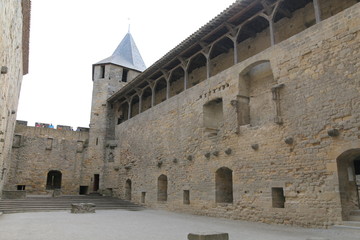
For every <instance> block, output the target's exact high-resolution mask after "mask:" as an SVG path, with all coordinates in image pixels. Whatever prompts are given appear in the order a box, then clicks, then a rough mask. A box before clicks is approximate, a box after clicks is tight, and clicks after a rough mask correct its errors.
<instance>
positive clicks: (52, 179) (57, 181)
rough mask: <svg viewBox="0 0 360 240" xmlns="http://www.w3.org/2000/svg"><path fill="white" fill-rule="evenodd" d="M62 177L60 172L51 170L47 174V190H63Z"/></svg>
mask: <svg viewBox="0 0 360 240" xmlns="http://www.w3.org/2000/svg"><path fill="white" fill-rule="evenodd" d="M61 177H62V174H61V172H60V171H57V170H51V171H49V172H48V174H47V180H46V189H48V190H53V189H60V188H61Z"/></svg>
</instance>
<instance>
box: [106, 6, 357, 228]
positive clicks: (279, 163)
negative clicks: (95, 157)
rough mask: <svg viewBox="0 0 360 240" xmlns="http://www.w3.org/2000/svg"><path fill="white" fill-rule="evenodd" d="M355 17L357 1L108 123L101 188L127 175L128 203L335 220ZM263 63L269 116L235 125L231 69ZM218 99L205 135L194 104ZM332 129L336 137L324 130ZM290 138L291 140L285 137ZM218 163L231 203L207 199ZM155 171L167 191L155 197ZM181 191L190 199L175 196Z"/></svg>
mask: <svg viewBox="0 0 360 240" xmlns="http://www.w3.org/2000/svg"><path fill="white" fill-rule="evenodd" d="M359 22H360V4H356V5H354V6H352V7H351V8H349V9H347V10H345V11H343V12H341V13H339V14H337V15H335V16H334V17H331V18H328V19H327V20H324V21H322V22H321V23H319V24H316V25H314V26H312V27H310V28H308V29H306V30H304V31H303V32H301V33H299V34H297V35H295V36H293V37H291V38H289V39H287V40H284V41H283V42H281V43H279V44H277V45H275V46H273V47H270V48H267V49H266V50H264V51H262V52H260V53H258V54H256V55H254V56H252V57H250V58H248V59H246V60H244V61H242V62H240V63H238V64H236V65H234V66H232V67H230V68H228V69H226V70H224V71H222V72H221V73H219V74H217V75H216V76H213V77H211V78H209V79H208V80H205V81H203V82H200V83H199V84H197V85H196V86H194V87H192V88H190V89H187V90H186V91H184V92H182V93H180V94H178V95H176V96H174V97H172V98H170V99H168V100H167V101H165V102H162V103H160V104H158V105H156V106H154V107H153V108H152V109H149V110H147V111H145V112H143V113H141V114H138V115H137V116H135V117H133V118H132V119H130V120H128V121H125V122H123V123H121V124H120V125H116V126H115V134H116V135H115V139H116V146H115V145H114V148H112V149H110V148H109V149H107V150H106V151H107V152H109V151H111V153H112V154H113V155H114V158H113V161H108V162H107V163H106V164H105V167H104V175H105V176H106V178H105V179H104V182H103V184H104V188H112V190H113V191H114V194H116V195H117V196H119V197H125V183H126V181H127V180H131V183H132V184H131V196H132V200H133V201H135V202H139V203H140V202H144V203H145V204H146V205H148V206H151V207H155V208H165V209H169V210H175V211H182V212H189V213H195V214H201V215H209V216H218V217H228V218H234V219H244V220H250V221H260V222H269V223H270V222H272V223H274V222H275V223H285V224H294V225H301V226H320V227H321V226H328V225H331V224H334V223H337V222H340V221H341V220H342V218H341V212H342V207H341V202H340V194H339V181H338V173H337V163H336V159H337V157H338V156H339V155H340V154H341V153H343V152H344V151H346V150H348V149H355V148H360V143H359V141H358V139H359V135H358V129H359V127H360V126H359V118H360V110H359V107H357V106H358V105H359V104H360V97H359V90H360V89H359V86H360V83H359V81H360V68H359V67H360V65H359V62H360V61H359V59H360V25H359V24H358V23H359ZM264 61H265V62H266V61H269V62H270V65H271V70H272V75H273V78H271V79H273V81H274V83H273V86H276V85H278V84H284V86H283V87H282V88H280V89H279V94H280V100H279V105H278V106H280V110H281V111H280V112H277V111H276V101H275V100H272V99H273V96H272V92H271V89H267V90H265V92H262V95H261V98H264V99H269V101H271V103H269V106H271V109H270V110H269V109H268V111H269V114H270V115H271V116H268V117H267V118H265V119H264V120H263V121H260V122H261V124H259V125H257V126H252V125H249V124H248V125H244V126H240V127H239V120H238V114H237V111H240V110H241V109H237V108H236V104H233V103H234V100H238V97H239V96H238V95H240V93H241V92H242V91H243V90H244V89H242V86H243V84H242V83H241V81H242V80H241V77H240V76H241V75H242V74H243V73H246V72H247V71H248V70H249V69H250V68H251V66H256V65H258V64H259V63H262V62H264ZM249 66H250V68H249ZM265 79H267V78H265ZM264 81H265V80H264ZM269 85H270V86H271V84H269ZM252 97H256V96H250V103H249V107H250V109H251V108H254V107H255V105H253V104H252ZM219 98H221V99H222V104H223V119H224V120H223V123H222V125H221V127H220V128H219V129H218V132H217V134H215V135H214V134H212V135H211V134H210V135H209V132H207V130H206V129H205V128H204V125H203V106H204V105H205V104H206V103H208V102H209V101H211V100H214V99H219ZM235 102H236V101H235ZM252 110H254V109H252ZM255 111H256V109H255ZM277 114H281V116H277ZM276 117H281V118H282V121H283V124H280V125H279V124H276V123H275V122H274V120H273V119H275V118H276ZM333 128H336V129H339V131H340V135H339V136H338V137H330V136H329V135H328V134H327V131H328V130H330V129H333ZM289 137H291V138H293V139H294V141H293V143H290V144H287V143H285V141H284V140H285V139H286V138H289ZM254 145H257V146H258V148H256V147H254V148H252V146H254ZM229 149H231V152H229V151H228V150H229ZM226 150H227V151H226ZM225 151H226V152H225ZM222 167H227V168H229V169H231V170H232V182H233V203H216V201H215V195H216V189H215V172H216V171H217V170H218V169H220V168H222ZM162 174H163V175H166V176H167V179H168V188H167V194H168V196H167V201H161V202H158V201H157V186H158V177H159V176H160V175H162ZM272 188H282V189H283V190H284V196H285V204H284V208H274V207H273V206H272V200H273V195H272ZM128 189H129V187H128ZM184 190H186V193H189V195H190V204H184V201H183V194H184Z"/></svg>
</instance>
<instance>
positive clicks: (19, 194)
mask: <svg viewBox="0 0 360 240" xmlns="http://www.w3.org/2000/svg"><path fill="white" fill-rule="evenodd" d="M25 198H26V191H21V190H18V191H2V199H25Z"/></svg>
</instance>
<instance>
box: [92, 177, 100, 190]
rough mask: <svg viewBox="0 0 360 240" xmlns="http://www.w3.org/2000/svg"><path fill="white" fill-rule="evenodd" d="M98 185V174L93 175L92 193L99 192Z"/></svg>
mask: <svg viewBox="0 0 360 240" xmlns="http://www.w3.org/2000/svg"><path fill="white" fill-rule="evenodd" d="M99 184H100V174H94V188H93V191H94V192H97V191H98V190H99Z"/></svg>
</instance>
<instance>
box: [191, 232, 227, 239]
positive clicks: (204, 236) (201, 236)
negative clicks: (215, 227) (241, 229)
mask: <svg viewBox="0 0 360 240" xmlns="http://www.w3.org/2000/svg"><path fill="white" fill-rule="evenodd" d="M188 240H229V234H228V233H218V232H209V233H189V235H188Z"/></svg>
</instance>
